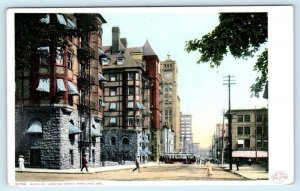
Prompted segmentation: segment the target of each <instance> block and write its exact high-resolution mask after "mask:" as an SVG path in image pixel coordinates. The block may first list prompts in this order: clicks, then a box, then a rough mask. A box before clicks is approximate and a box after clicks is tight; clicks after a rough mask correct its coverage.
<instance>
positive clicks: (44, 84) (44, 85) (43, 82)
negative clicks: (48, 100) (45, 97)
mask: <svg viewBox="0 0 300 191" xmlns="http://www.w3.org/2000/svg"><path fill="white" fill-rule="evenodd" d="M36 90H37V91H40V92H48V93H49V92H50V79H49V78H43V79H40V81H39V86H38V87H37V88H36Z"/></svg>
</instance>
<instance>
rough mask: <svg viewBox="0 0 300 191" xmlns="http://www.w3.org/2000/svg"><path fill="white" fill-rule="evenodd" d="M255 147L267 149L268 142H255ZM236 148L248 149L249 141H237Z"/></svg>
mask: <svg viewBox="0 0 300 191" xmlns="http://www.w3.org/2000/svg"><path fill="white" fill-rule="evenodd" d="M256 146H257V147H258V148H262V147H267V146H268V141H267V140H261V139H257V140H256ZM237 147H238V148H250V139H240V140H238V141H237Z"/></svg>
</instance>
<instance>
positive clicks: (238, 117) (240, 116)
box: [237, 115, 243, 123]
mask: <svg viewBox="0 0 300 191" xmlns="http://www.w3.org/2000/svg"><path fill="white" fill-rule="evenodd" d="M237 122H239V123H241V122H243V116H242V115H238V116H237Z"/></svg>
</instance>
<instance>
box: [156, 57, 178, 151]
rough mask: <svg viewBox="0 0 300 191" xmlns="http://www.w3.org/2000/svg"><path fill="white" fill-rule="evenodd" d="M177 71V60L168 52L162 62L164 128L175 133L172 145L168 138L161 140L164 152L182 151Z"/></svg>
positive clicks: (161, 97)
mask: <svg viewBox="0 0 300 191" xmlns="http://www.w3.org/2000/svg"><path fill="white" fill-rule="evenodd" d="M177 73H178V69H177V64H176V61H174V60H172V59H171V58H170V54H169V53H168V55H167V59H166V60H165V61H161V62H160V74H161V76H162V80H161V82H162V83H161V90H162V92H161V93H162V95H161V96H160V99H161V105H160V107H161V115H162V124H163V127H162V128H167V129H169V130H170V131H171V132H172V133H173V137H172V140H174V142H173V143H172V145H170V143H169V141H168V140H161V141H162V145H164V147H165V148H164V149H163V148H162V152H167V153H168V152H179V151H180V124H179V121H180V120H179V119H180V99H179V96H178V95H177ZM166 124H167V125H166ZM161 139H163V137H161Z"/></svg>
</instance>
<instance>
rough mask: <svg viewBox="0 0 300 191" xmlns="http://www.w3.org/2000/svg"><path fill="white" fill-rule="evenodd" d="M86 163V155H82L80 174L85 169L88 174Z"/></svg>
mask: <svg viewBox="0 0 300 191" xmlns="http://www.w3.org/2000/svg"><path fill="white" fill-rule="evenodd" d="M87 164H88V161H87V160H86V154H85V155H83V157H82V167H81V172H82V170H83V169H84V168H85V169H86V171H87V172H88V171H89V170H88V165H87Z"/></svg>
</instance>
